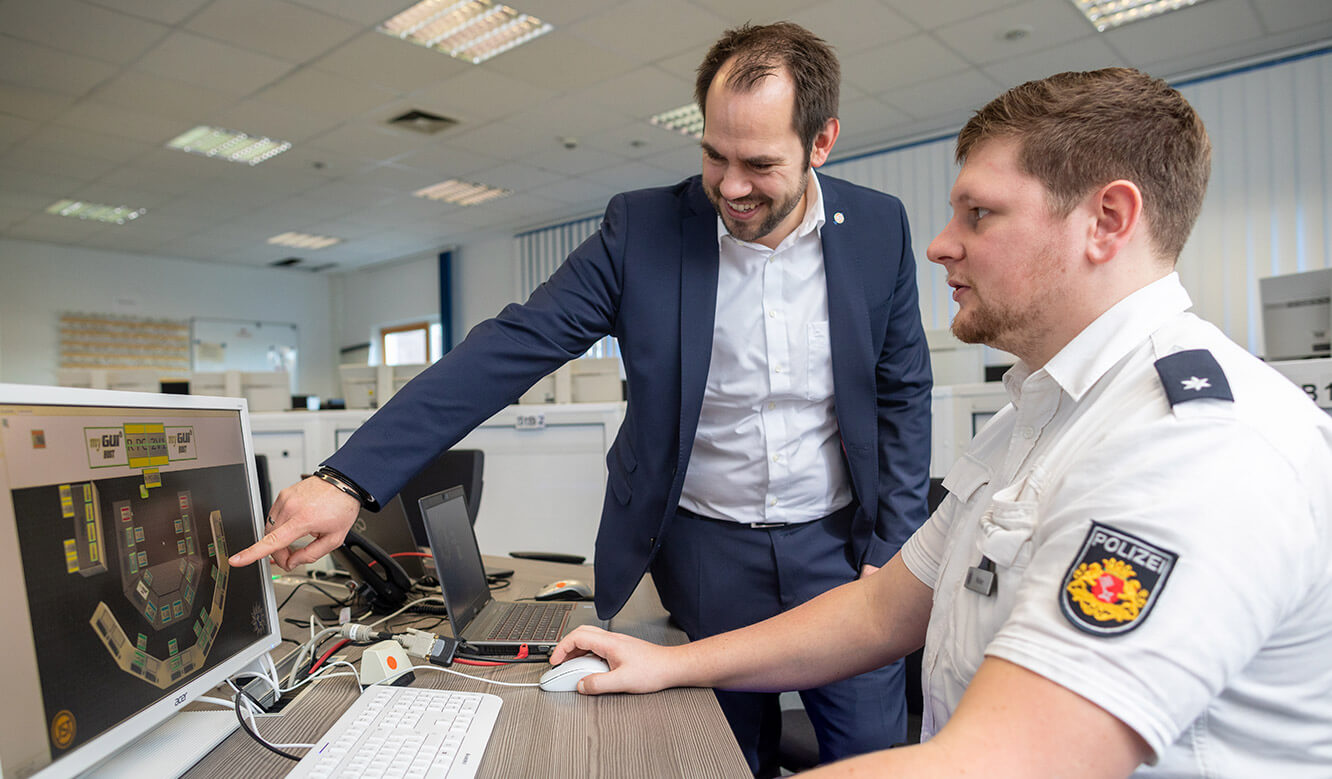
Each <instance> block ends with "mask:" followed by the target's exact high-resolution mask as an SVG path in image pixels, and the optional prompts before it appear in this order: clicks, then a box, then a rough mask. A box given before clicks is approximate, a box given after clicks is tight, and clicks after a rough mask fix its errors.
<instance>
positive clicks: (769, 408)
mask: <svg viewBox="0 0 1332 779" xmlns="http://www.w3.org/2000/svg"><path fill="white" fill-rule="evenodd" d="M774 408H777V404H776V403H772V402H769V403H768V410H769V411H772V410H773V409H774Z"/></svg>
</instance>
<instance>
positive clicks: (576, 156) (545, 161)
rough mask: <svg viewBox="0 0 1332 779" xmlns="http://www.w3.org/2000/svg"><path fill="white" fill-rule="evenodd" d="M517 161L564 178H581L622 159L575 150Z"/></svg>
mask: <svg viewBox="0 0 1332 779" xmlns="http://www.w3.org/2000/svg"><path fill="white" fill-rule="evenodd" d="M519 161H520V162H526V163H528V164H530V165H536V166H537V167H539V168H542V169H544V170H549V171H553V172H555V173H563V174H564V175H566V176H583V175H586V174H588V173H591V172H592V171H594V170H600V169H601V168H605V167H609V166H611V165H615V164H618V163H620V162H623V161H624V158H622V157H618V156H616V155H613V154H608V153H606V152H603V151H593V150H591V149H581V148H575V149H560V150H558V151H556V152H554V153H550V152H546V151H540V152H537V153H536V154H529V155H527V156H525V157H520V158H519Z"/></svg>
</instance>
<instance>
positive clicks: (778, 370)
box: [772, 365, 782, 373]
mask: <svg viewBox="0 0 1332 779" xmlns="http://www.w3.org/2000/svg"><path fill="white" fill-rule="evenodd" d="M772 372H773V373H781V372H782V366H780V365H776V366H773V369H772Z"/></svg>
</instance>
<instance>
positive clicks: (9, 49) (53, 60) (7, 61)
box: [0, 38, 116, 97]
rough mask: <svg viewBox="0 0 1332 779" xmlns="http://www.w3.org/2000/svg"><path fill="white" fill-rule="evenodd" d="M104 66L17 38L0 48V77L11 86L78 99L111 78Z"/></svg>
mask: <svg viewBox="0 0 1332 779" xmlns="http://www.w3.org/2000/svg"><path fill="white" fill-rule="evenodd" d="M115 72H116V69H115V68H114V67H113V66H111V65H107V64H106V63H104V62H99V61H97V60H94V59H89V58H87V57H80V56H78V55H75V54H69V53H67V52H62V51H56V50H55V49H51V48H47V47H46V46H42V45H40V44H36V43H29V42H28V41H21V40H18V39H16V38H4V39H3V45H0V74H3V78H4V80H5V81H7V82H9V83H10V84H11V85H17V86H19V87H24V88H28V89H38V90H50V91H52V92H58V93H60V94H62V95H73V96H76V97H77V96H81V95H85V94H87V93H88V91H89V90H91V89H92V88H93V87H95V86H97V85H98V84H100V83H101V82H103V81H105V80H106V79H108V78H110V77H111V76H112V75H114V74H115Z"/></svg>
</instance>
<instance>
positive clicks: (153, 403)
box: [0, 383, 282, 777]
mask: <svg viewBox="0 0 1332 779" xmlns="http://www.w3.org/2000/svg"><path fill="white" fill-rule="evenodd" d="M6 405H25V406H52V407H55V406H75V407H99V406H105V407H119V408H138V409H163V410H166V411H173V410H190V409H197V410H216V411H235V412H239V413H238V418H239V420H240V424H241V437H242V443H243V446H244V450H245V451H244V456H243V458H244V462H243V463H242V464H243V465H244V466H245V474H246V482H247V489H248V490H249V499H250V508H251V519H252V521H253V524H254V530H255V538H262V537H263V535H264V525H263V513H262V510H261V509H260V504H259V483H258V480H257V478H256V474H255V464H254V441H253V437H252V431H251V428H250V416H249V406H248V404H247V402H246V400H245V399H244V398H228V397H214V396H206V395H168V394H158V393H147V392H126V391H119V390H95V389H81V388H75V387H51V386H45V385H35V384H6V383H0V406H6ZM232 551H238V550H232ZM256 564H257V565H259V566H260V571H261V574H260V575H261V577H262V582H263V585H264V586H263V587H262V592H263V597H264V610H265V612H266V613H267V615H268V626H269V630H268V632H267V633H266V634H264V635H263V636H260V637H258V638H257V639H256V640H255V641H253V642H251V643H250V644H247V645H246V646H244V647H242V648H241V649H240V650H239V651H237V652H236V653H234V654H233V655H232V656H231V657H229V658H226V659H225V660H223V661H221V662H219V663H218V664H217V665H215V666H213V667H211V668H208V669H206V670H204V671H202V672H200V674H199V675H198V676H197V677H196V678H194V679H192V680H190V681H188V682H186V683H185V684H184V685H182V686H181V687H178V688H176V689H174V690H171V691H164V693H163V695H162V697H161V698H160V699H159V700H158V701H157V702H155V703H153V704H151V705H149V706H148V707H146V708H144V709H143V710H141V711H139V712H137V713H135V714H133V715H131V716H130V717H128V718H126V719H124V720H122V721H121V722H119V723H118V724H116V725H114V726H112V727H111V728H108V729H107V730H105V731H103V732H102V733H100V734H98V735H97V736H96V737H94V738H92V739H90V740H89V741H87V742H85V743H84V744H83V745H81V746H79V747H78V748H77V749H75V750H74V751H73V752H71V753H69V754H67V755H53V756H52V757H53V759H52V761H51V762H50V763H48V764H47V765H45V766H43V767H42V768H40V769H39V770H38V771H37V772H36V773H34V774H33V776H34V777H48V776H56V775H60V776H64V775H72V774H77V773H80V772H83V771H87V770H88V769H90V768H94V767H96V766H97V765H98V764H99V763H101V762H102V761H104V760H106V759H107V758H110V757H112V756H114V755H115V754H117V753H118V752H120V751H121V750H123V749H125V748H127V747H129V746H130V745H132V744H134V743H135V742H136V741H138V740H139V739H140V738H142V737H144V736H145V735H147V734H149V733H151V732H152V731H153V730H154V729H156V728H157V727H159V726H160V725H162V724H163V723H164V722H166V721H167V720H169V719H170V718H171V717H172V716H173V715H174V714H176V713H178V712H180V711H182V710H184V709H185V707H186V706H188V705H189V704H190V703H191V702H193V701H194V700H195V699H197V698H199V697H200V696H203V695H206V694H207V693H209V692H210V691H212V690H213V689H214V688H216V687H217V686H218V685H221V684H223V683H225V681H226V680H227V679H228V678H230V677H231V676H234V675H236V674H237V673H240V672H241V671H244V670H246V669H249V668H253V667H254V665H255V663H256V661H258V660H260V659H261V658H263V657H264V656H265V655H267V654H268V653H269V652H270V651H271V650H272V649H274V648H276V647H277V646H278V645H279V644H280V643H281V641H282V635H281V624H280V623H279V621H278V616H277V600H276V596H275V594H274V591H273V585H272V571H271V569H270V566H269V561H268V560H267V558H265V559H262V560H260V561H259V562H258V563H256ZM0 773H3V768H0Z"/></svg>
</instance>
